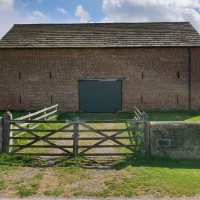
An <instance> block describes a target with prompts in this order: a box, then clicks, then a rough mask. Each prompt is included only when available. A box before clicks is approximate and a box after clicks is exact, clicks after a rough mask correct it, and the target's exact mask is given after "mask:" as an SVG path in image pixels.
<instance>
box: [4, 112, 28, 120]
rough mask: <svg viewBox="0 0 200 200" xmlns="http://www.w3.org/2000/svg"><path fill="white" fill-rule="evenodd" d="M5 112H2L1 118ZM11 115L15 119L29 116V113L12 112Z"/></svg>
mask: <svg viewBox="0 0 200 200" xmlns="http://www.w3.org/2000/svg"><path fill="white" fill-rule="evenodd" d="M5 112H6V111H0V117H2V116H3V115H4V113H5ZM10 113H11V114H12V116H13V119H15V118H18V117H22V116H24V115H28V113H29V111H10Z"/></svg>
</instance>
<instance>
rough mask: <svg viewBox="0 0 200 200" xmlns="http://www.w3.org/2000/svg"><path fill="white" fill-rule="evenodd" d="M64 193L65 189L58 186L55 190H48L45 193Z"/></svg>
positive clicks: (52, 194) (56, 194) (47, 194)
mask: <svg viewBox="0 0 200 200" xmlns="http://www.w3.org/2000/svg"><path fill="white" fill-rule="evenodd" d="M63 193H64V190H63V189H60V188H57V189H55V190H46V191H45V192H44V195H46V196H59V195H61V194H63Z"/></svg>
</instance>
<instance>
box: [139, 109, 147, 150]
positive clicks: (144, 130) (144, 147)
mask: <svg viewBox="0 0 200 200" xmlns="http://www.w3.org/2000/svg"><path fill="white" fill-rule="evenodd" d="M140 120H145V122H143V123H141V133H142V134H141V136H142V153H149V130H148V114H147V113H146V112H144V111H143V112H142V113H141V117H140Z"/></svg>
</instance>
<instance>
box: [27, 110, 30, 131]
mask: <svg viewBox="0 0 200 200" xmlns="http://www.w3.org/2000/svg"><path fill="white" fill-rule="evenodd" d="M28 114H29V115H30V114H31V113H30V112H29V113H28ZM28 120H31V117H29V118H28ZM29 127H30V123H28V124H27V129H29Z"/></svg>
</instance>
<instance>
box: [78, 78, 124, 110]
mask: <svg viewBox="0 0 200 200" xmlns="http://www.w3.org/2000/svg"><path fill="white" fill-rule="evenodd" d="M79 110H80V111H84V112H95V113H98V112H99V113H102V112H108V113H109V112H116V111H121V110H122V82H121V81H96V80H94V81H93V80H92V81H88V80H86V81H79Z"/></svg>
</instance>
